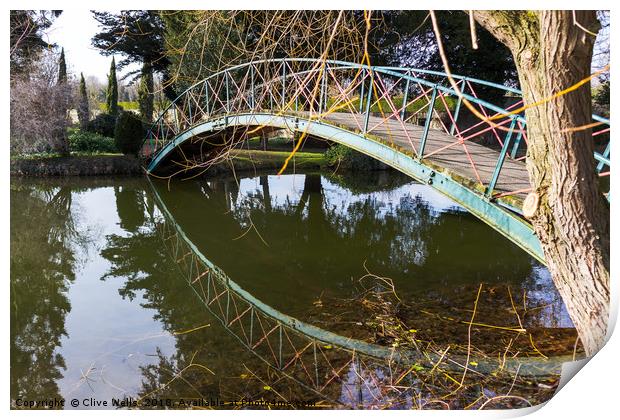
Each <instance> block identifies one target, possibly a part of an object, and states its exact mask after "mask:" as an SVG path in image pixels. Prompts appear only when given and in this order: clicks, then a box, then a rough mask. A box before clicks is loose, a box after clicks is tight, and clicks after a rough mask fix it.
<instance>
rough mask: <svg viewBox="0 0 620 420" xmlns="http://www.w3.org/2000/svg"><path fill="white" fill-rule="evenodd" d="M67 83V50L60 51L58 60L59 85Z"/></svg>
mask: <svg viewBox="0 0 620 420" xmlns="http://www.w3.org/2000/svg"><path fill="white" fill-rule="evenodd" d="M63 83H67V61H66V60H65V49H64V48H63V49H62V50H60V58H59V59H58V84H59V85H60V84H63Z"/></svg>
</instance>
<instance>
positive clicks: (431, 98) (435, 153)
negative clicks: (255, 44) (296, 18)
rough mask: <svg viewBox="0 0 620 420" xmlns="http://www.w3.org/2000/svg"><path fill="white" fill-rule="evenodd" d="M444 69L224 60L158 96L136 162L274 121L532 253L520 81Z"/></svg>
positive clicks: (169, 161) (205, 162)
mask: <svg viewBox="0 0 620 420" xmlns="http://www.w3.org/2000/svg"><path fill="white" fill-rule="evenodd" d="M450 77H451V78H452V82H454V83H452V82H450V80H449V77H448V75H447V74H445V73H441V72H436V71H428V70H419V69H411V68H400V67H373V66H366V65H362V64H356V63H348V62H342V61H330V60H327V61H326V60H315V59H304V58H288V59H272V60H264V61H255V62H251V63H247V64H242V65H237V66H233V67H230V68H228V69H225V70H223V71H220V72H218V73H215V74H213V75H212V76H210V77H208V78H206V79H204V80H202V81H200V82H198V83H196V84H194V85H192V86H191V87H189V88H188V89H187V90H185V91H184V92H183V93H182V94H181V95H179V96H178V97H177V98H176V99H175V100H174V101H173V102H172V103H170V104H169V105H168V107H167V108H166V109H164V111H163V112H162V113H161V114H160V115H159V117H158V118H157V120H156V121H155V123H154V124H153V125H152V127H151V128H150V129H149V130H148V133H147V137H146V139H145V141H144V143H143V145H142V148H141V151H140V155H141V158H142V159H143V162H144V165H145V168H146V170H147V173H149V174H155V175H162V174H163V175H166V176H171V175H177V174H184V173H187V172H188V171H190V170H192V171H195V170H200V169H201V168H205V167H208V166H209V165H210V164H212V163H213V162H216V161H218V159H222V158H223V157H225V156H227V152H228V151H230V150H231V149H232V148H234V147H239V146H240V145H241V144H242V142H243V141H244V140H246V139H247V138H251V137H256V136H261V135H265V134H266V133H268V132H270V131H274V130H282V129H285V130H290V131H291V132H292V133H294V135H295V138H296V144H295V150H297V149H298V148H299V147H300V146H301V145H302V144H303V142H304V141H305V140H306V139H308V138H315V139H322V140H326V141H330V142H335V143H340V144H343V145H345V146H347V147H350V148H352V149H354V150H357V151H359V152H361V153H364V154H366V155H368V156H371V157H373V158H375V159H377V160H379V161H381V162H383V163H385V164H387V165H389V166H391V167H393V168H395V169H397V170H399V171H401V172H403V173H405V174H407V175H409V176H411V177H412V178H414V179H416V180H417V181H419V182H422V183H426V184H429V185H431V186H432V187H433V188H435V189H436V190H438V191H439V192H441V193H443V194H444V195H446V196H448V197H449V198H451V199H452V200H454V201H455V202H457V203H459V204H460V205H462V206H463V207H465V208H466V209H468V210H469V211H470V212H471V213H473V214H474V215H476V216H477V217H478V218H480V219H481V220H483V221H484V222H486V223H488V224H489V225H490V226H492V227H493V228H495V229H496V230H497V231H499V232H500V233H501V234H503V235H504V236H506V237H507V238H508V239H510V240H511V241H512V242H514V243H516V244H517V245H519V246H520V247H521V248H523V249H524V250H525V251H527V252H528V253H530V254H531V255H532V256H534V257H535V258H537V259H538V260H540V261H543V262H544V257H543V252H542V249H541V246H540V243H539V241H538V239H537V238H536V236H535V234H534V232H533V229H532V226H531V225H530V223H529V222H528V221H527V220H526V219H525V218H524V217H523V216H522V203H523V200H524V198H525V196H526V195H527V193H528V192H530V191H531V185H530V183H529V178H528V173H527V170H526V166H525V156H526V154H527V143H528V139H527V130H526V127H527V121H526V120H525V117H524V115H523V114H522V112H520V111H521V109H522V105H523V98H522V94H521V92H520V91H519V90H518V89H515V88H512V87H508V86H502V85H499V84H496V83H492V82H487V81H483V80H479V79H475V78H471V77H466V76H459V75H451V76H450ZM454 84H456V86H457V87H458V91H457V90H456V89H455V88H454V87H453V86H454ZM464 99H466V100H467V101H468V102H469V104H470V105H471V106H473V107H474V108H475V110H476V112H475V113H473V112H472V111H471V110H470V109H468V107H466V106H465V104H464ZM475 114H478V115H477V116H476V115H475ZM480 116H483V117H484V119H481V118H479V117H480ZM592 120H593V124H592V127H593V128H591V129H592V130H593V139H594V142H595V145H594V146H595V147H594V150H595V152H594V156H593V159H594V167H595V170H596V171H597V173H598V175H599V176H600V177H601V178H602V177H605V176H608V175H609V173H610V172H609V169H610V168H609V166H610V160H609V156H610V142H609V132H610V121H609V120H608V119H605V118H602V117H599V116H596V115H593V116H592ZM607 196H608V193H607Z"/></svg>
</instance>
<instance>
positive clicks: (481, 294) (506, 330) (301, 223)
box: [10, 171, 581, 408]
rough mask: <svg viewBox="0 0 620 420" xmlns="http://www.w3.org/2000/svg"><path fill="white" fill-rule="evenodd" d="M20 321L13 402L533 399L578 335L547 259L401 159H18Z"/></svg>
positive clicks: (254, 404)
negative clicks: (67, 163)
mask: <svg viewBox="0 0 620 420" xmlns="http://www.w3.org/2000/svg"><path fill="white" fill-rule="evenodd" d="M188 270H189V271H188ZM274 314H275V315H274ZM250 331H251V332H250ZM248 334H252V337H248ZM10 337H11V374H10V376H11V399H12V406H16V401H17V400H18V399H20V400H37V399H41V398H46V399H53V398H57V399H65V400H66V401H67V404H66V406H65V408H72V407H71V405H70V404H68V401H70V400H73V399H77V401H78V402H79V403H78V405H77V407H76V408H117V406H119V405H125V406H126V405H129V406H130V407H131V406H139V407H146V406H149V407H150V406H155V407H153V408H168V407H172V406H174V404H177V405H176V406H175V407H178V408H192V404H194V405H197V406H200V407H201V408H204V407H205V406H209V407H210V406H213V405H215V406H216V407H222V406H223V407H225V408H237V407H240V408H245V407H249V408H264V407H265V401H271V402H272V404H275V406H276V407H277V404H282V405H283V406H287V407H291V406H297V407H302V408H303V407H305V406H304V404H311V405H312V406H313V407H390V408H445V407H444V405H449V406H450V408H466V407H467V408H471V407H476V404H478V406H479V405H480V404H481V403H482V401H484V400H485V399H486V400H488V399H490V398H493V397H494V396H497V395H503V394H505V393H506V390H507V387H510V392H512V394H511V395H517V396H520V398H521V399H515V400H514V401H504V404H503V405H502V406H506V407H509V406H512V404H514V405H515V406H521V405H522V404H523V400H527V401H526V402H527V404H536V403H539V402H542V401H544V400H546V399H548V398H550V397H551V395H552V394H553V391H554V389H555V386H556V385H557V381H558V378H559V376H558V370H557V368H553V369H549V370H546V371H545V372H544V373H545V374H544V375H542V376H540V375H538V376H527V375H528V373H526V372H528V371H527V369H526V367H522V365H523V366H525V364H527V363H525V364H523V361H524V360H525V361H527V360H530V359H531V360H534V361H536V362H548V361H551V360H555V359H554V358H557V357H569V358H570V357H576V356H577V355H578V353H580V352H581V348H580V346H578V345H577V336H576V333H575V330H574V328H573V326H572V323H571V321H570V318H569V316H568V314H567V312H566V309H565V307H564V305H563V303H562V300H561V298H560V297H559V295H558V293H557V291H556V289H555V288H554V286H553V282H552V280H551V278H550V276H549V273H548V272H547V270H546V269H545V267H544V266H543V265H541V264H540V263H538V262H537V261H536V260H534V259H533V258H532V257H530V256H529V255H528V254H527V253H525V252H524V251H523V250H521V249H520V248H518V247H517V246H515V245H514V244H512V243H511V242H510V241H509V240H507V239H506V238H504V237H503V236H501V235H500V234H499V233H497V232H496V231H494V230H493V229H492V228H490V227H489V226H487V225H485V224H484V223H482V222H480V221H479V220H478V219H476V218H475V217H474V216H472V215H471V214H469V213H468V212H467V211H466V210H464V209H463V208H461V207H460V206H458V205H457V204H455V203H453V202H451V201H450V200H448V199H447V198H445V197H443V196H442V195H440V194H439V193H437V192H435V191H434V190H433V189H432V188H430V187H429V186H426V185H422V184H419V183H416V182H414V181H412V180H411V179H408V178H406V177H403V176H400V175H398V174H395V173H393V172H387V171H377V172H372V173H367V174H358V173H355V174H353V173H352V174H333V173H331V172H308V173H300V174H294V175H292V174H291V175H282V176H275V175H271V174H260V173H259V174H251V175H240V176H239V175H238V176H236V177H233V176H228V177H227V176H219V177H217V178H200V179H192V180H186V181H172V182H167V181H161V180H147V179H146V178H88V179H70V180H63V179H49V180H36V181H33V180H26V179H12V180H11V332H10ZM330 340H332V341H330ZM339 340H340V341H339ZM360 343H361V344H360ZM365 344H369V345H371V347H366V346H365ZM356 346H357V347H356ZM373 349H375V350H376V349H379V350H377V351H380V352H384V353H385V352H391V354H396V353H398V354H400V352H405V353H403V354H413V353H415V354H422V355H425V357H427V361H432V362H429V363H430V364H428V365H425V364H424V362H423V361H420V362H418V361H415V362H413V361H411V360H409V359H405V358H404V357H405V356H402V357H403V359H402V360H406V361H405V362H402V364H403V366H404V368H403V370H402V373H399V374H396V373H395V372H397V371H398V369H397V368H396V367H395V366H393V363H397V358H389V360H388V359H382V358H381V357H371V358H368V359H365V357H366V356H368V354H364V352H365V351H367V352H372V351H375V350H373ZM339 352H340V353H339ZM382 354H383V353H382ZM351 355H352V357H350V356H351ZM447 355H449V356H447ZM399 357H400V356H399ZM399 360H400V359H399ZM416 360H417V359H416ZM420 360H421V359H420ZM458 360H465V362H462V361H461V362H458ZM498 360H499V362H498V363H500V364H501V366H500V368H499V370H498V369H497V367H494V368H488V371H483V369H482V367H483V366H487V367H488V366H490V364H492V363H493V362H494V361H498ZM513 361H515V363H516V361H519V362H518V366H517V368H516V370H515V369H514V368H513V369H512V370H508V368H507V366H509V365H511V363H512V362H513ZM448 362H450V363H452V365H453V367H454V366H461V367H463V365H465V366H469V369H468V370H467V371H466V372H465V373H466V375H463V373H453V372H452V371H451V370H450V368H448V367H447V366H444V365H446V364H448ZM504 367H506V374H507V375H508V376H507V378H508V379H506V378H502V374H498V372H500V373H501V372H503V371H504ZM405 368H406V369H405ZM485 369H487V368H485ZM388 372H389V374H388ZM398 372H400V371H398ZM451 372H452V373H451ZM438 373H441V378H438V377H437V374H438ZM491 374H492V375H491ZM476 375H478V376H476ZM431 377H432V378H431ZM491 377H492V378H491ZM517 377H518V378H519V379H518V380H517ZM388 378H389V381H388ZM489 378H491V379H489ZM498 378H499V379H498ZM532 378H534V379H532ZM431 379H432V381H431ZM500 379H501V380H500ZM386 382H389V384H388V385H387V386H386ZM431 382H432V384H431ZM459 383H460V386H458V384H459ZM451 387H452V388H451ZM454 387H457V388H458V389H459V392H458V393H455V394H454V396H453V397H452V398H451V399H449V400H444V402H436V400H437V398H438V395H440V394H441V395H445V394H449V393H450V390H451V389H453V388H454ZM395 390H396V391H395ZM91 398H92V399H91ZM183 399H185V400H183ZM188 399H191V402H190V400H188ZM180 400H181V401H183V402H182V403H181V404H180V405H179V401H180ZM97 401H106V402H107V405H106V406H105V407H101V406H97V404H99V403H97ZM239 401H245V403H244V404H240V403H239ZM235 402H236V405H235Z"/></svg>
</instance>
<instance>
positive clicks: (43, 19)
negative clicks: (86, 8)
mask: <svg viewBox="0 0 620 420" xmlns="http://www.w3.org/2000/svg"><path fill="white" fill-rule="evenodd" d="M61 13H62V11H61V10H38V11H37V10H11V16H10V23H9V25H10V46H11V50H10V51H11V52H10V61H11V76H15V75H18V74H22V73H26V72H27V71H28V70H29V68H30V66H31V65H32V64H33V63H34V62H36V61H37V60H39V59H40V58H41V54H42V53H43V52H45V51H46V50H49V49H50V48H51V47H53V45H51V44H49V43H48V42H47V41H45V40H44V39H43V36H44V33H45V31H46V30H47V29H48V28H49V27H50V26H51V25H52V23H53V21H54V19H56V18H57V17H58V16H60V14H61Z"/></svg>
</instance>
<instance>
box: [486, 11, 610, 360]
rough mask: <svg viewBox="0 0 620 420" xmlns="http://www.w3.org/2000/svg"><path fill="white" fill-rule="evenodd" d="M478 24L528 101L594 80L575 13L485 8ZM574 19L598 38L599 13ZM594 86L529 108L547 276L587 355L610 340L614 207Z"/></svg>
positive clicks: (530, 165)
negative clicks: (502, 51)
mask: <svg viewBox="0 0 620 420" xmlns="http://www.w3.org/2000/svg"><path fill="white" fill-rule="evenodd" d="M475 18H476V20H477V21H478V22H479V23H480V24H481V25H482V26H484V27H485V28H486V29H487V30H488V31H489V32H491V33H492V34H493V35H495V36H496V37H497V38H498V39H499V40H500V41H502V42H503V43H504V44H506V45H507V46H508V48H510V50H511V51H512V54H513V56H514V59H515V64H516V66H517V70H518V73H519V80H520V83H521V88H522V90H523V98H524V101H525V104H526V105H527V104H532V103H535V102H538V101H541V100H543V99H546V98H549V97H550V96H552V95H553V94H556V93H558V92H560V91H562V90H563V89H566V88H567V87H569V86H572V85H574V84H575V83H577V82H579V81H580V80H583V79H584V78H586V77H588V75H589V73H590V64H591V61H592V48H593V45H594V40H595V38H594V36H592V35H590V34H588V33H586V32H585V31H584V30H583V29H582V28H580V27H579V26H577V25H576V24H575V23H574V21H573V14H572V12H571V11H541V12H531V11H480V12H475ZM576 20H577V22H579V23H580V24H581V25H582V26H583V27H585V28H587V29H588V30H590V31H591V32H594V33H596V32H597V30H598V28H599V23H598V20H597V19H596V13H595V12H594V11H578V12H576ZM591 114H592V102H591V90H590V84H589V83H587V84H585V85H583V86H581V87H580V88H579V89H577V90H575V91H573V92H570V93H568V94H565V95H562V96H559V97H558V98H555V99H553V100H551V101H549V102H546V103H543V104H541V105H538V106H534V107H532V108H528V109H526V111H525V116H526V119H527V134H528V152H527V158H526V164H527V169H528V173H529V176H530V182H531V184H532V186H533V188H534V192H535V194H537V195H538V198H539V201H538V207H537V208H536V211H535V212H534V215H533V216H532V217H531V222H532V225H533V227H534V230H535V232H536V235H537V236H538V238H539V239H540V242H541V244H542V248H543V251H544V253H545V259H546V262H547V266H548V268H549V271H550V273H551V275H552V277H553V281H554V283H555V286H556V288H557V289H558V291H559V292H560V295H561V296H562V299H563V300H564V303H565V305H566V307H567V309H568V312H569V314H570V316H571V319H572V320H573V323H574V324H575V328H576V329H577V332H578V333H579V337H580V339H581V342H582V344H583V346H584V349H585V351H586V354H587V355H588V356H591V355H593V354H594V353H596V352H597V351H598V350H599V349H600V348H601V347H602V346H603V344H604V342H605V335H606V331H607V323H608V320H609V240H610V237H609V205H608V203H607V201H606V200H605V198H604V197H603V195H602V194H601V192H600V190H599V187H598V178H597V175H596V172H595V162H594V158H593V154H594V147H593V141H592V130H591V129H581V130H576V131H564V130H566V129H570V128H575V127H582V126H585V125H587V124H590V123H591V122H592V117H591Z"/></svg>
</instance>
